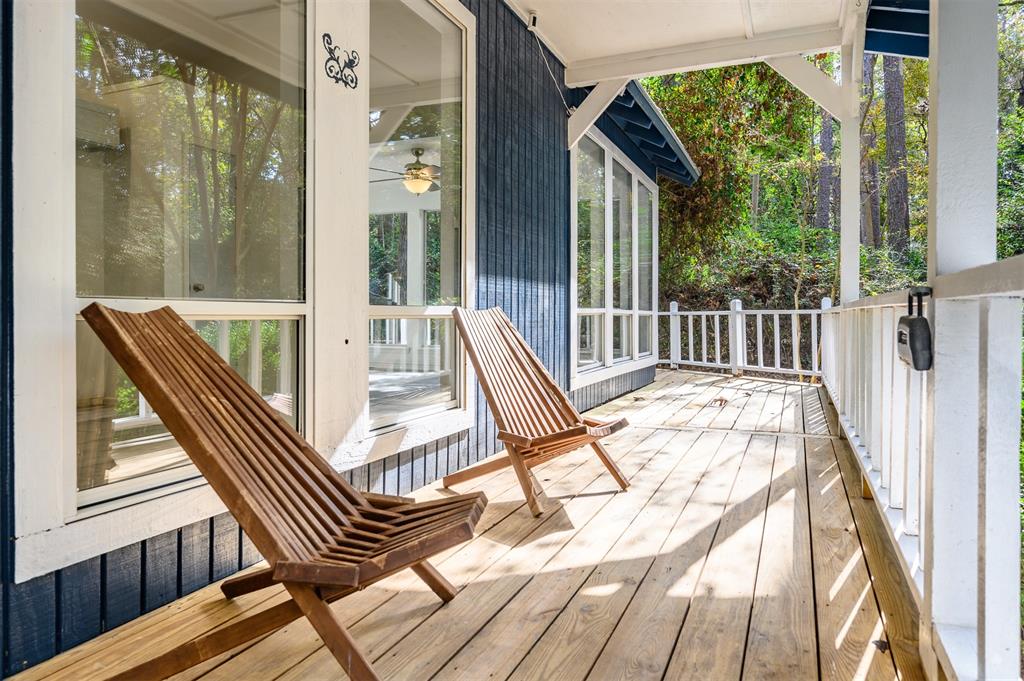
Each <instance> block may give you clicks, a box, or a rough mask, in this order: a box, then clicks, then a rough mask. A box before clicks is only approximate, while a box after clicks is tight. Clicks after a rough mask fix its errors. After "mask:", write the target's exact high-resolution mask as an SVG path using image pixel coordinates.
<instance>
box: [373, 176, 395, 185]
mask: <svg viewBox="0 0 1024 681" xmlns="http://www.w3.org/2000/svg"><path fill="white" fill-rule="evenodd" d="M401 179H403V178H401V177H386V178H384V179H383V180H370V184H377V183H378V182H397V181H398V180H401Z"/></svg>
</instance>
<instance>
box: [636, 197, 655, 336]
mask: <svg viewBox="0 0 1024 681" xmlns="http://www.w3.org/2000/svg"><path fill="white" fill-rule="evenodd" d="M637 187H638V189H637V207H636V208H637V236H636V241H637V251H638V262H637V297H638V301H637V306H638V307H639V308H640V309H641V310H653V309H654V308H653V307H652V303H653V300H652V299H653V296H654V283H653V279H654V196H653V194H651V191H650V190H649V189H648V188H647V187H645V186H644V185H643V183H637ZM640 352H644V350H642V349H641V350H640Z"/></svg>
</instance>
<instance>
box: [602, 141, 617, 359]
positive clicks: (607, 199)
mask: <svg viewBox="0 0 1024 681" xmlns="http://www.w3.org/2000/svg"><path fill="white" fill-rule="evenodd" d="M613 164H614V160H613V159H612V153H611V150H610V149H604V309H605V314H604V365H605V366H609V367H610V366H611V365H612V362H613V361H614V360H613V356H614V354H615V353H614V351H613V349H612V338H613V336H614V331H613V325H614V321H615V320H614V315H613V310H614V308H615V303H614V295H615V293H614V291H613V290H612V281H613V279H612V270H613V269H614V263H613V260H612V253H613V247H612V239H614V238H615V234H614V232H613V230H612V220H613V217H614V212H615V206H614V202H613V200H612V199H613V196H612V172H613V169H614V165H613Z"/></svg>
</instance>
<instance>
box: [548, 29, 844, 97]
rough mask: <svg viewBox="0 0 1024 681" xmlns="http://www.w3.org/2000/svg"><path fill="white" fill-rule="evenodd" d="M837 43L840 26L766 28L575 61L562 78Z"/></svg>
mask: <svg viewBox="0 0 1024 681" xmlns="http://www.w3.org/2000/svg"><path fill="white" fill-rule="evenodd" d="M841 42H842V31H841V30H840V29H839V27H838V26H835V25H825V26H812V27H808V28H805V29H801V30H799V31H792V30H789V31H780V32H775V33H764V34H762V35H760V36H758V37H756V38H752V39H747V38H745V37H740V38H727V39H723V40H713V41H708V42H702V43H691V44H688V45H678V46H675V47H668V48H660V49H656V50H644V51H642V52H631V53H624V54H617V55H610V56H605V57H600V58H597V59H586V60H581V61H578V62H573V63H570V64H569V65H567V67H566V69H565V82H566V85H568V86H569V87H580V86H583V85H591V84H593V83H597V82H600V81H604V80H610V79H613V78H626V79H633V78H643V77H645V76H658V75H664V74H667V73H681V72H684V71H697V70H700V69H707V68H715V67H719V66H730V65H733V64H747V63H751V62H758V61H764V60H765V59H768V58H769V57H779V56H786V55H795V54H806V53H809V52H826V51H830V50H834V49H836V48H838V47H839V46H840V44H841Z"/></svg>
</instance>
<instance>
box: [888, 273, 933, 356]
mask: <svg viewBox="0 0 1024 681" xmlns="http://www.w3.org/2000/svg"><path fill="white" fill-rule="evenodd" d="M931 292H932V290H931V289H930V288H928V287H927V286H916V287H914V288H912V289H910V293H909V294H908V295H907V314H906V316H904V317H900V320H899V322H898V323H897V324H896V350H897V352H898V353H899V356H900V359H901V360H903V362H904V363H906V364H909V365H910V366H911V367H913V368H914V369H915V370H916V371H928V370H929V369H931V368H932V327H931V325H930V324H929V323H928V320H927V319H926V318H925V316H924V305H923V302H922V299H923V298H924V296H927V295H931ZM914 298H917V315H916V316H915V315H914Z"/></svg>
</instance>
